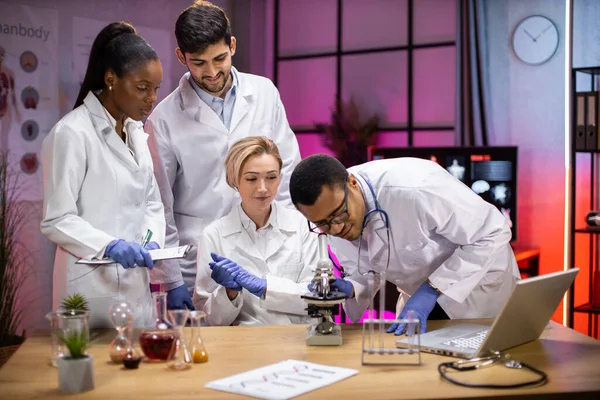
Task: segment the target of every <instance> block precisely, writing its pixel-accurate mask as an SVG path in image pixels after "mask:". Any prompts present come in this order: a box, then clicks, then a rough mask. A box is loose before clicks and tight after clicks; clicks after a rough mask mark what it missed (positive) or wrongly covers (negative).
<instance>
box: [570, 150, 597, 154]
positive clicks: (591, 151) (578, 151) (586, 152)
mask: <svg viewBox="0 0 600 400" xmlns="http://www.w3.org/2000/svg"><path fill="white" fill-rule="evenodd" d="M575 153H582V154H598V153H600V149H599V150H575Z"/></svg>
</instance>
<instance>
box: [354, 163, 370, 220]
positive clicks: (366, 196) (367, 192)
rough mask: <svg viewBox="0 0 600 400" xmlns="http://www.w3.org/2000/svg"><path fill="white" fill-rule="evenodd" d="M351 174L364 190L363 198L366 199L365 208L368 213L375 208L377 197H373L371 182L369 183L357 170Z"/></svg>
mask: <svg viewBox="0 0 600 400" xmlns="http://www.w3.org/2000/svg"><path fill="white" fill-rule="evenodd" d="M351 174H352V176H354V177H355V178H356V180H357V181H358V184H359V185H360V190H361V191H362V194H363V198H364V199H365V203H366V205H367V207H366V208H365V214H366V213H367V212H369V211H371V210H373V209H375V198H374V197H373V193H371V189H369V184H368V183H367V181H366V179H365V178H364V177H363V176H362V175H360V174H359V173H356V172H355V173H351ZM373 190H375V189H373Z"/></svg>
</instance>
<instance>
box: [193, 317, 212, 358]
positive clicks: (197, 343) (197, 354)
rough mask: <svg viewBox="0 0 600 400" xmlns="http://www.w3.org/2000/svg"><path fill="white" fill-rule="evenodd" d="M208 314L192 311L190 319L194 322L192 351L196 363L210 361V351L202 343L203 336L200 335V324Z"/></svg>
mask: <svg viewBox="0 0 600 400" xmlns="http://www.w3.org/2000/svg"><path fill="white" fill-rule="evenodd" d="M205 316H206V314H204V313H203V312H202V311H190V321H191V323H192V338H191V339H190V352H191V353H192V360H194V363H195V364H199V363H204V362H207V361H208V353H207V352H206V348H205V347H204V343H202V337H201V336H200V325H201V322H202V318H204V317H205Z"/></svg>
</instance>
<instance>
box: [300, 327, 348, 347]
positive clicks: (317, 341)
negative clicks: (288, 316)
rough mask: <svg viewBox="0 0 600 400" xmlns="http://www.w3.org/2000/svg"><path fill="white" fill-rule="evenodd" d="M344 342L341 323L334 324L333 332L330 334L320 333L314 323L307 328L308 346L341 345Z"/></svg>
mask: <svg viewBox="0 0 600 400" xmlns="http://www.w3.org/2000/svg"><path fill="white" fill-rule="evenodd" d="M342 342H343V341H342V328H341V327H340V326H339V325H334V326H333V332H331V333H329V334H322V333H318V332H317V330H316V327H315V326H313V325H309V326H308V328H307V329H306V345H307V346H341V345H342Z"/></svg>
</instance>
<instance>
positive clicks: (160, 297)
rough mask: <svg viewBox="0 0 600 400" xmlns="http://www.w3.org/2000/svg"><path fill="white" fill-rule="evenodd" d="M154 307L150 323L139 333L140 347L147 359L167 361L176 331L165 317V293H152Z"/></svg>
mask: <svg viewBox="0 0 600 400" xmlns="http://www.w3.org/2000/svg"><path fill="white" fill-rule="evenodd" d="M152 300H153V303H154V309H153V312H152V316H153V317H152V321H151V322H150V325H149V326H147V327H144V329H142V332H141V333H140V347H141V349H142V352H143V353H144V355H145V356H146V360H147V361H151V362H152V361H159V362H160V361H167V360H168V359H169V354H170V352H171V347H173V342H174V341H175V338H176V337H177V331H176V330H174V329H172V325H171V323H170V322H169V320H168V318H167V293H166V292H154V293H152Z"/></svg>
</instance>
